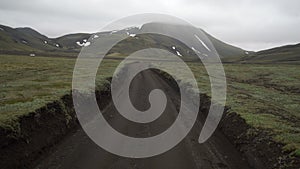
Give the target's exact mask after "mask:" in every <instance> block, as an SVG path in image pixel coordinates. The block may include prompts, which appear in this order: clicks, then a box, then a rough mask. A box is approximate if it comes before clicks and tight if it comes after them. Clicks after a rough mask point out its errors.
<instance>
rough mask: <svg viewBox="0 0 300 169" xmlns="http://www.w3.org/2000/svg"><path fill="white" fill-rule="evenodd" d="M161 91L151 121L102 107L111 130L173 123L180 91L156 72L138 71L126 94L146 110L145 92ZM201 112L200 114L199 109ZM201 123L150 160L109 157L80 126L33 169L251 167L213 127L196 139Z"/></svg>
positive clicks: (140, 133)
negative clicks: (161, 102) (163, 103)
mask: <svg viewBox="0 0 300 169" xmlns="http://www.w3.org/2000/svg"><path fill="white" fill-rule="evenodd" d="M157 88H158V89H162V90H164V92H165V93H166V96H167V99H168V101H167V107H166V109H165V111H164V113H163V114H162V115H161V116H160V117H159V118H158V119H157V120H155V121H153V122H151V123H146V124H137V123H134V122H131V121H128V120H127V119H125V118H124V117H123V116H121V115H120V114H119V113H118V112H117V110H116V109H115V107H114V106H113V104H111V103H110V104H109V105H108V106H107V107H106V108H105V109H104V113H103V114H104V116H105V118H106V119H107V121H108V122H109V123H110V124H111V126H113V127H114V128H115V129H116V130H118V131H119V132H121V133H124V134H126V135H128V136H134V137H149V136H154V135H156V134H159V133H161V132H162V131H164V130H165V129H166V128H168V127H169V126H171V125H172V123H173V122H174V120H175V118H176V115H177V113H178V107H179V106H178V103H179V101H180V100H179V99H180V96H179V93H178V92H176V90H174V89H173V88H172V87H171V86H170V85H169V84H168V83H166V82H165V81H164V80H163V79H162V78H161V77H160V76H159V75H158V74H156V73H154V72H153V71H151V70H146V71H143V72H141V73H140V74H138V75H137V76H136V77H135V78H134V80H133V81H132V83H131V86H130V89H131V90H130V98H131V101H132V103H133V105H134V106H135V107H136V108H137V109H139V110H146V109H148V108H149V102H148V95H149V92H150V91H151V90H153V89H157ZM200 113H201V112H200ZM201 127H202V124H201V122H199V120H197V122H196V124H195V125H194V127H193V129H192V130H191V132H190V133H189V134H188V136H187V137H186V138H185V139H184V140H183V141H181V142H180V143H179V144H178V145H177V146H176V147H174V148H173V149H171V150H169V151H167V152H165V153H163V154H161V155H158V156H154V157H150V158H144V159H131V158H124V157H119V156H116V155H113V154H111V153H109V152H107V151H105V150H103V149H102V148H100V147H98V146H97V145H96V144H95V143H94V142H93V141H91V140H90V139H89V137H88V136H87V135H86V134H85V133H84V131H83V130H82V129H78V130H77V131H76V132H74V133H72V134H70V135H69V136H68V137H67V138H65V139H64V140H63V141H62V142H61V143H60V144H59V145H57V146H56V147H55V148H53V150H51V153H49V154H48V155H47V156H46V157H44V158H43V159H41V160H40V161H38V162H37V165H36V167H35V168H36V169H160V168H161V169H194V168H205V169H206V168H207V169H212V168H236V169H241V168H243V169H247V168H250V167H249V166H248V164H247V162H246V161H245V159H244V158H243V156H242V155H241V154H240V153H239V152H237V151H236V149H235V148H234V147H233V145H231V144H230V143H229V142H228V140H227V139H226V138H225V136H224V135H223V134H222V133H220V132H219V131H216V132H215V133H214V135H213V136H212V137H211V138H210V139H209V140H208V141H207V142H206V143H204V144H199V143H198V142H197V140H198V137H199V133H200V131H201Z"/></svg>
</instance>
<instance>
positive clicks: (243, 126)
mask: <svg viewBox="0 0 300 169" xmlns="http://www.w3.org/2000/svg"><path fill="white" fill-rule="evenodd" d="M155 72H156V73H159V74H161V75H163V77H164V79H165V80H166V81H167V82H168V83H169V84H170V85H171V86H176V84H174V81H173V80H170V76H169V75H168V74H166V73H164V72H160V71H155ZM200 100H201V102H200V108H199V112H201V115H198V118H199V120H200V121H205V119H206V116H207V114H208V111H209V108H210V105H211V101H210V100H211V98H210V97H208V96H207V95H206V94H200ZM218 129H219V130H220V131H221V132H222V133H223V134H224V135H225V136H226V137H227V138H228V140H229V141H230V142H231V143H232V144H233V145H234V146H235V147H236V148H237V149H238V150H239V151H240V152H242V153H243V154H244V155H245V157H246V158H247V161H248V163H249V164H250V165H251V167H253V168H258V169H275V168H276V169H278V168H282V169H283V168H284V169H299V166H300V158H299V157H294V156H292V155H291V152H287V151H283V146H284V144H282V143H278V142H275V141H274V140H273V139H272V136H271V134H270V133H269V132H267V131H264V130H263V129H256V128H254V127H252V126H250V125H249V124H247V123H246V121H245V119H243V118H242V117H241V116H240V115H239V114H237V113H236V112H231V111H230V108H229V107H225V112H224V114H223V118H222V120H221V122H220V124H219V126H218Z"/></svg>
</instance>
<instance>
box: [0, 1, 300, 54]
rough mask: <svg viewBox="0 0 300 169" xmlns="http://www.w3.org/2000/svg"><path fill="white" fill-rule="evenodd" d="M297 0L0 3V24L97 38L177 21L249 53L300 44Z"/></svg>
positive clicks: (43, 31) (299, 3)
mask: <svg viewBox="0 0 300 169" xmlns="http://www.w3.org/2000/svg"><path fill="white" fill-rule="evenodd" d="M299 6H300V1H298V0H289V1H286V0H265V1H259V0H240V1H234V0H226V1H225V0H219V1H217V0H206V1H203V0H174V1H161V0H151V1H141V0H127V1H121V0H110V1H107V0H106V1H97V0H84V1H83V0H65V1H59V0H26V1H12V0H2V1H1V2H0V24H4V25H9V26H12V27H24V26H28V27H32V28H34V29H36V30H38V31H40V32H41V33H43V34H46V35H48V36H50V37H57V36H61V35H63V34H67V33H74V32H96V31H98V30H100V29H101V28H102V27H103V26H105V25H106V24H108V23H110V22H111V21H113V20H116V19H119V18H122V17H124V16H128V15H133V14H138V13H164V14H169V15H173V16H176V17H179V18H182V19H185V20H186V21H188V22H190V23H192V24H193V25H195V26H197V27H201V28H203V29H204V30H205V31H207V32H208V33H210V34H212V35H213V36H215V37H217V38H219V39H221V40H223V41H225V42H228V43H230V44H234V45H236V46H239V47H242V48H244V49H246V50H261V49H266V48H270V47H274V46H279V45H285V44H290V43H299V42H300V33H299V27H300V11H299Z"/></svg>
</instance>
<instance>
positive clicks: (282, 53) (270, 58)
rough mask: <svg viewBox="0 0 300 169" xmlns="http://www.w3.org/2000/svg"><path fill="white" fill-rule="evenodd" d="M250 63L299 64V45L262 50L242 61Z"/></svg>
mask: <svg viewBox="0 0 300 169" xmlns="http://www.w3.org/2000/svg"><path fill="white" fill-rule="evenodd" d="M242 61H243V62H250V63H277V62H293V63H295V62H300V43H299V44H295V45H286V46H281V47H276V48H272V49H268V50H262V51H259V52H256V53H253V54H252V55H250V56H248V57H245V58H243V59H242Z"/></svg>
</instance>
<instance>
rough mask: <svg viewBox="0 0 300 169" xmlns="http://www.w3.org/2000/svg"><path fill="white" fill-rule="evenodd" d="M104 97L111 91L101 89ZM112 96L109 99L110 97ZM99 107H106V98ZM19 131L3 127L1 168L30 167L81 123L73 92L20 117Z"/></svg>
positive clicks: (0, 138) (0, 129)
mask: <svg viewBox="0 0 300 169" xmlns="http://www.w3.org/2000/svg"><path fill="white" fill-rule="evenodd" d="M96 94H97V96H102V97H103V99H105V97H106V96H107V95H108V91H97V92H96ZM107 100H109V99H107ZM101 103H102V104H101V105H99V107H100V108H101V107H103V106H104V105H105V102H101ZM18 123H19V128H20V130H19V131H14V130H12V129H7V128H1V127H0V168H3V169H19V168H30V167H31V166H32V164H33V163H34V162H35V161H36V160H37V159H39V157H40V156H41V155H42V154H44V153H45V152H47V151H49V149H50V148H51V147H53V146H54V145H55V144H57V143H58V142H59V141H61V140H62V139H63V138H64V137H65V136H66V135H67V134H68V133H70V132H71V131H73V130H74V129H76V128H77V127H78V121H77V118H76V113H75V111H74V107H73V101H72V96H71V95H70V94H68V95H65V96H63V97H62V98H61V99H60V100H58V101H54V102H52V103H49V104H47V105H45V106H44V107H42V108H40V109H37V110H36V111H34V112H31V113H29V114H27V115H24V116H21V117H19V119H18Z"/></svg>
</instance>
